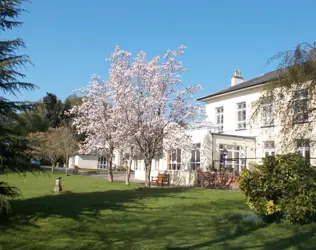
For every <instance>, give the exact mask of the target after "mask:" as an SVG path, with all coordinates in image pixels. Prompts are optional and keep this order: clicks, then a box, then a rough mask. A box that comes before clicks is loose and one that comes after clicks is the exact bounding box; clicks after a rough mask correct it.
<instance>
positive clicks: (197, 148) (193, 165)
mask: <svg viewBox="0 0 316 250" xmlns="http://www.w3.org/2000/svg"><path fill="white" fill-rule="evenodd" d="M198 156H199V157H198ZM198 158H199V159H198ZM200 166H201V143H194V144H193V145H192V149H191V159H190V170H197V169H198V168H200Z"/></svg>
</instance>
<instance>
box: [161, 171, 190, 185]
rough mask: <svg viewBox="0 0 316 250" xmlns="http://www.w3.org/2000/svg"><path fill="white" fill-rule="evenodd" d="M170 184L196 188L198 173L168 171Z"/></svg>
mask: <svg viewBox="0 0 316 250" xmlns="http://www.w3.org/2000/svg"><path fill="white" fill-rule="evenodd" d="M167 173H168V174H169V176H170V184H171V185H176V186H194V185H195V184H196V171H170V170H169V171H167Z"/></svg>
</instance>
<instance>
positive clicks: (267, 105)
mask: <svg viewBox="0 0 316 250" xmlns="http://www.w3.org/2000/svg"><path fill="white" fill-rule="evenodd" d="M273 125H274V112H273V98H272V96H266V97H264V98H263V100H262V102H261V126H262V127H271V126H273Z"/></svg>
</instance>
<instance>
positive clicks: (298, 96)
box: [294, 89, 308, 123]
mask: <svg viewBox="0 0 316 250" xmlns="http://www.w3.org/2000/svg"><path fill="white" fill-rule="evenodd" d="M307 101H308V92H307V89H301V90H297V91H296V92H295V95H294V122H295V123H296V122H306V121H307V120H308V110H307V107H308V106H307Z"/></svg>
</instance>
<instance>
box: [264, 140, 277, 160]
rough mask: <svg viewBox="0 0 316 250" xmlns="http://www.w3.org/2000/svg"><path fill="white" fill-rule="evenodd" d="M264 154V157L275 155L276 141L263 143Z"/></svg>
mask: <svg viewBox="0 0 316 250" xmlns="http://www.w3.org/2000/svg"><path fill="white" fill-rule="evenodd" d="M263 153H264V157H267V156H274V155H275V147H274V141H265V142H263Z"/></svg>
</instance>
